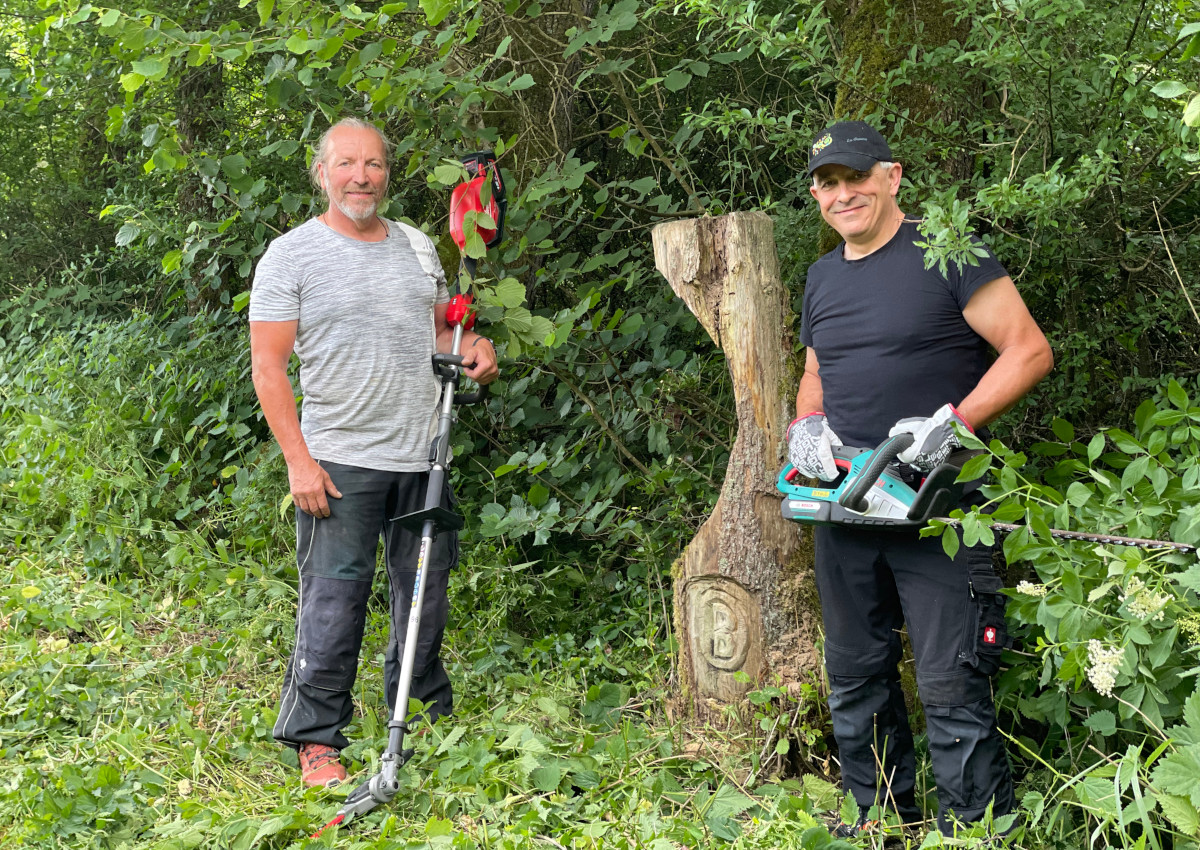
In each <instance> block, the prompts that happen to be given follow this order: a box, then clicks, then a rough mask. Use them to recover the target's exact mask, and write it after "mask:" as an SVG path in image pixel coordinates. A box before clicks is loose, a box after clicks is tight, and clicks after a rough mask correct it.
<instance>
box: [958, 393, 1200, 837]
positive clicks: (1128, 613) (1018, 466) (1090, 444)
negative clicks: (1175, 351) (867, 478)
mask: <svg viewBox="0 0 1200 850" xmlns="http://www.w3.org/2000/svg"><path fill="white" fill-rule="evenodd" d="M1195 391H1196V390H1195V387H1193V393H1192V394H1189V393H1188V392H1187V391H1185V389H1184V388H1183V386H1181V385H1180V384H1179V383H1177V382H1175V381H1173V380H1172V381H1169V382H1167V383H1166V384H1165V385H1164V386H1163V387H1162V389H1161V391H1160V392H1159V393H1158V394H1157V396H1156V397H1155V399H1153V400H1147V401H1145V402H1143V403H1142V405H1141V406H1140V407H1139V408H1138V410H1137V413H1136V416H1135V425H1134V429H1133V431H1132V433H1131V432H1127V431H1125V430H1122V429H1120V428H1107V429H1104V430H1102V431H1099V432H1097V433H1096V434H1094V435H1092V436H1091V437H1090V438H1089V439H1086V440H1084V439H1077V435H1076V431H1075V429H1074V428H1073V427H1072V426H1071V425H1069V424H1068V423H1067V422H1065V421H1062V420H1056V421H1055V422H1054V423H1053V430H1054V433H1055V435H1056V436H1057V437H1058V441H1056V442H1044V443H1037V444H1035V445H1033V446H1031V447H1030V454H1031V455H1032V456H1033V458H1032V459H1031V458H1030V457H1028V456H1026V455H1025V454H1024V453H1021V452H1014V451H1012V450H1010V449H1008V448H1007V447H1005V446H1004V445H1002V444H1001V443H999V441H993V442H992V443H991V445H990V446H989V447H987V448H988V454H986V455H984V456H982V461H981V463H977V464H974V465H973V466H974V467H975V468H974V469H969V470H964V475H968V476H969V475H977V474H981V472H982V467H983V466H987V465H988V464H989V463H990V466H991V469H992V481H993V483H992V484H990V485H988V486H985V487H984V491H983V492H984V493H985V495H987V496H988V497H989V498H990V499H991V502H990V504H989V505H988V506H987V507H986V508H984V509H975V510H974V511H973V512H972V513H971V514H969V515H966V516H963V517H962V537H963V540H964V542H966V543H973V542H974V541H976V540H984V541H992V540H994V539H995V533H994V531H993V529H992V525H993V523H996V522H1009V523H1012V522H1015V523H1017V524H1019V525H1020V526H1021V527H1020V528H1019V530H1017V531H1015V532H1013V533H1011V534H1009V535H1008V536H1007V537H1006V538H1005V539H1004V547H1003V548H1004V553H1005V556H1006V558H1007V560H1008V561H1009V563H1010V564H1011V565H1017V564H1021V565H1026V564H1027V565H1028V566H1029V567H1030V569H1031V570H1032V572H1031V574H1030V575H1029V576H1028V578H1026V579H1024V580H1021V581H1019V582H1018V583H1017V585H1016V588H1015V589H1014V590H1012V591H1010V592H1009V595H1010V597H1011V601H1010V604H1009V607H1008V616H1009V620H1010V622H1011V623H1012V624H1014V625H1015V626H1016V627H1017V630H1018V633H1019V635H1020V637H1021V643H1022V645H1023V651H1024V652H1023V656H1022V657H1020V658H1014V659H1012V660H1013V662H1014V663H1013V665H1012V666H1011V667H1010V668H1009V669H1008V670H1007V671H1006V672H1005V673H1004V674H1003V675H1002V676H1001V678H1000V680H999V682H998V685H997V691H998V694H999V695H1000V698H1001V702H1002V704H1003V705H1004V706H1006V707H1007V708H1009V709H1010V710H1013V711H1015V712H1016V714H1017V716H1018V718H1019V720H1018V722H1017V729H1018V738H1017V741H1016V742H1017V744H1018V746H1019V747H1020V750H1021V757H1023V758H1030V759H1032V760H1033V761H1034V763H1035V764H1036V765H1038V766H1039V767H1045V768H1046V769H1048V770H1050V771H1052V772H1053V775H1054V777H1055V779H1056V781H1057V782H1058V783H1060V784H1058V785H1057V786H1056V787H1055V788H1054V789H1053V791H1052V792H1045V791H1036V792H1031V795H1030V798H1029V799H1027V801H1026V803H1027V807H1029V806H1031V807H1032V808H1033V812H1034V818H1033V820H1034V823H1035V824H1036V823H1039V822H1042V821H1050V822H1051V825H1052V826H1053V827H1054V828H1055V829H1061V828H1062V824H1056V823H1054V822H1055V821H1056V820H1061V821H1065V822H1068V823H1070V824H1072V825H1078V826H1079V828H1083V827H1084V825H1086V828H1087V829H1088V830H1092V829H1097V828H1099V829H1100V830H1101V831H1102V832H1104V831H1108V833H1109V834H1110V835H1112V836H1118V837H1119V839H1120V841H1122V842H1124V841H1132V840H1133V839H1134V838H1135V837H1137V835H1140V834H1141V833H1142V831H1143V829H1144V831H1145V833H1146V836H1147V837H1146V838H1145V839H1143V840H1144V841H1146V842H1148V843H1147V844H1146V846H1163V845H1161V844H1160V843H1159V840H1160V839H1158V838H1155V835H1157V834H1158V833H1159V832H1161V833H1162V834H1163V836H1164V837H1163V838H1162V839H1161V840H1162V841H1166V842H1169V841H1170V840H1171V839H1170V838H1169V837H1166V836H1168V835H1170V834H1171V833H1173V832H1177V833H1179V835H1180V836H1190V837H1191V838H1192V839H1195V838H1200V831H1198V829H1197V826H1198V825H1200V794H1197V793H1196V792H1197V791H1198V790H1200V785H1197V781H1196V779H1195V777H1196V776H1197V774H1196V773H1195V772H1193V771H1190V769H1189V768H1188V765H1191V764H1192V763H1193V762H1194V760H1195V759H1196V757H1197V754H1198V753H1200V750H1197V747H1196V744H1197V740H1198V739H1197V734H1198V733H1200V725H1198V724H1200V697H1198V696H1197V695H1196V683H1197V676H1200V615H1198V613H1197V601H1198V599H1200V564H1198V563H1197V559H1196V555H1195V552H1194V550H1193V551H1191V552H1181V551H1179V550H1177V549H1173V548H1169V547H1165V546H1162V547H1157V548H1156V547H1153V546H1150V547H1148V548H1137V547H1131V546H1117V545H1108V544H1103V543H1085V542H1068V541H1063V540H1058V539H1055V538H1053V537H1052V536H1051V534H1050V530H1051V529H1052V528H1053V529H1062V530H1075V531H1085V532H1090V533H1094V534H1101V535H1106V534H1107V535H1118V536H1122V537H1134V538H1149V539H1156V540H1167V541H1176V542H1179V543H1186V544H1191V545H1196V544H1200V404H1198V403H1197V402H1196V401H1195V400H1194V394H1195ZM1035 461H1036V463H1035ZM981 510H983V511H987V512H980V511H981ZM938 525H939V526H940V525H941V524H940V523H939V524H938ZM937 530H938V531H940V532H941V533H942V534H943V542H944V543H945V544H946V547H947V549H948V550H953V549H954V548H955V547H956V546H957V536H956V532H955V531H954V530H953V529H952V528H948V527H945V526H942V527H941V528H939V529H937ZM1031 723H1032V724H1033V725H1034V726H1036V728H1037V730H1038V731H1037V734H1036V735H1034V734H1030V733H1029V731H1024V732H1022V731H1021V730H1028V729H1029V727H1030V724H1031ZM1109 754H1112V755H1109ZM1097 757H1099V761H1097V760H1096V759H1097ZM1048 828H1049V827H1048ZM1114 840H1116V839H1115V838H1114ZM1175 846H1177V847H1178V846H1183V845H1181V844H1176V845H1175Z"/></svg>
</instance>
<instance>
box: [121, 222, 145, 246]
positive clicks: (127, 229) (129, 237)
mask: <svg viewBox="0 0 1200 850" xmlns="http://www.w3.org/2000/svg"><path fill="white" fill-rule="evenodd" d="M141 232H142V229H141V228H140V227H138V226H137V225H136V224H134V223H133V222H131V221H129V222H126V223H125V224H123V225H121V229H120V230H118V231H117V237H116V240H115V241H116V244H117V247H118V248H124V247H125V246H126V245H128V244H129V243H130V242H132V241H133V240H134V239H137V238H138V236H139V235H140V234H141Z"/></svg>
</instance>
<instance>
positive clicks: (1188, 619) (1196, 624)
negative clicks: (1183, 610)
mask: <svg viewBox="0 0 1200 850" xmlns="http://www.w3.org/2000/svg"><path fill="white" fill-rule="evenodd" d="M1175 625H1177V626H1179V632H1180V634H1182V635H1183V637H1184V639H1185V640H1186V641H1187V645H1188V646H1198V645H1200V614H1185V615H1184V616H1182V617H1179V618H1178V619H1177V620H1175Z"/></svg>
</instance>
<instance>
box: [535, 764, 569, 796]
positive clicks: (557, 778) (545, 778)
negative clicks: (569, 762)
mask: <svg viewBox="0 0 1200 850" xmlns="http://www.w3.org/2000/svg"><path fill="white" fill-rule="evenodd" d="M529 779H530V781H532V782H533V785H534V787H535V788H537V789H538V790H539V791H541V792H542V793H543V794H549V793H550V792H551V791H555V790H557V789H558V784H559V782H561V781H562V768H561V767H559V766H558V765H557V764H543V765H541V766H539V767H537V768H536V769H534V770H533V772H532V773H530V774H529Z"/></svg>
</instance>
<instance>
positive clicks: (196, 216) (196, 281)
mask: <svg viewBox="0 0 1200 850" xmlns="http://www.w3.org/2000/svg"><path fill="white" fill-rule="evenodd" d="M224 103H225V75H224V71H223V66H222V64H221V63H220V62H213V63H211V64H205V65H201V66H199V67H197V68H189V69H188V70H187V72H186V73H184V74H183V77H182V80H181V82H180V86H179V91H178V92H177V94H176V107H175V115H176V118H177V120H178V122H179V143H180V146H181V147H182V148H183V152H184V153H185V154H187V155H188V156H197V155H199V154H201V153H206V152H207V153H212V152H213V151H219V150H222V149H223V148H224V144H223V143H222V141H221V135H222V131H223V130H224V127H225V108H224ZM178 191H179V196H178V197H179V209H180V211H181V212H182V213H183V214H184V215H185V216H186V218H187V219H188V220H189V221H212V220H213V219H214V218H216V211H215V210H214V209H213V205H212V199H211V198H210V197H209V196H208V190H207V189H206V188H205V186H204V182H203V181H202V180H201V179H200V175H199V174H198V173H196V171H195V170H194V169H189V170H187V171H185V172H184V173H183V175H182V178H181V180H180V183H179V190H178ZM219 280H220V282H219V285H218V286H217V287H216V288H214V287H213V286H212V284H211V282H210V280H209V279H208V278H206V276H205V275H204V274H203V272H202V271H201V270H200V268H197V269H196V270H195V271H194V272H193V274H192V280H191V284H190V286H189V287H188V311H189V312H192V313H195V312H197V311H199V310H201V309H205V308H207V307H210V306H218V305H220V304H221V300H222V298H221V296H222V293H223V292H225V291H226V290H227V289H228V286H229V270H228V269H225V270H223V271H222V273H221V276H220V279H219Z"/></svg>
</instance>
